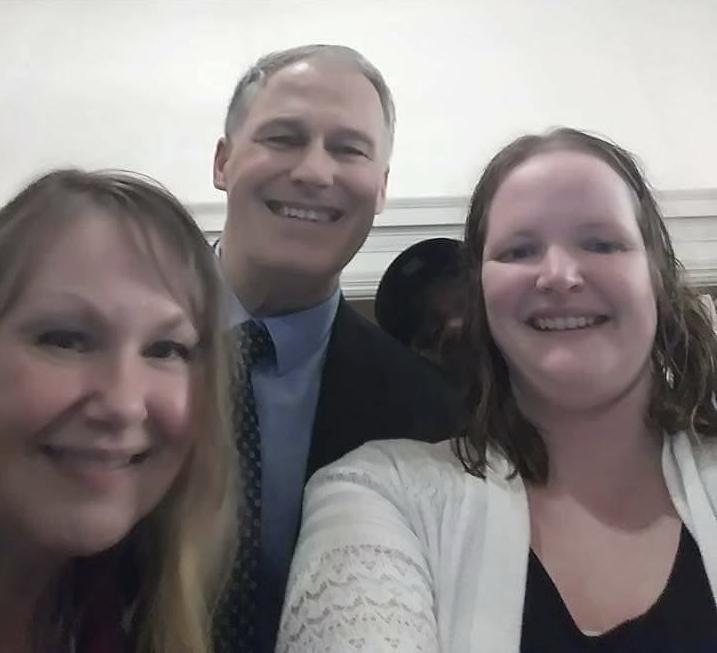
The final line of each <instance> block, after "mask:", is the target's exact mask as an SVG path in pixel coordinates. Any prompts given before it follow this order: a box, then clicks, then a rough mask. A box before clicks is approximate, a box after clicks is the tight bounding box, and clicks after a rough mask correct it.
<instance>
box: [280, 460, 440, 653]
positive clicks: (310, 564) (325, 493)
mask: <svg viewBox="0 0 717 653" xmlns="http://www.w3.org/2000/svg"><path fill="white" fill-rule="evenodd" d="M396 491H397V490H396V489H394V493H395V492H396ZM391 494H392V493H391V492H390V491H389V488H387V487H383V486H381V485H380V484H377V482H376V481H375V480H374V479H373V478H372V477H371V476H370V475H366V474H354V473H340V472H339V473H333V474H325V475H323V476H321V477H320V478H315V479H313V481H312V483H310V484H309V486H308V487H307V497H306V505H305V512H304V525H303V527H302V531H301V537H300V540H299V545H298V547H297V551H296V555H295V557H294V562H293V564H292V570H291V574H290V577H289V585H288V588H287V594H286V601H285V604H284V612H283V615H282V619H281V628H280V632H279V639H278V644H277V648H276V651H277V653H299V652H301V653H310V652H319V651H321V652H322V653H346V652H353V651H365V652H367V653H369V652H370V653H383V652H384V651H385V652H387V653H388V652H390V653H417V652H420V653H436V652H437V651H438V643H437V635H436V619H435V616H434V609H433V592H432V583H431V577H430V573H429V571H428V567H427V564H426V561H425V558H424V555H423V552H422V547H421V544H420V542H419V540H418V538H417V537H416V534H415V533H414V532H413V530H412V528H411V526H410V524H409V523H408V521H407V519H406V517H405V515H404V514H403V513H402V512H401V510H400V509H399V508H400V506H397V505H396V497H392V496H391Z"/></svg>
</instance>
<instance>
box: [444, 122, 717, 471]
mask: <svg viewBox="0 0 717 653" xmlns="http://www.w3.org/2000/svg"><path fill="white" fill-rule="evenodd" d="M556 150H574V151H579V152H584V153H586V154H589V155H591V156H594V157H596V158H598V159H600V160H601V161H604V162H605V163H607V164H608V165H609V166H610V167H611V168H612V169H613V170H615V172H617V174H619V175H620V177H621V178H622V179H623V181H624V182H625V183H626V184H627V185H628V187H629V188H630V189H632V192H633V195H634V198H635V212H636V217H637V223H638V226H639V228H640V233H641V234H642V239H643V241H644V244H645V249H646V251H647V257H648V262H649V265H650V272H651V276H652V281H653V286H654V290H655V296H656V301H657V332H656V336H655V342H654V345H653V347H652V353H651V363H652V389H651V396H650V399H649V407H648V411H647V412H648V414H647V415H646V416H645V417H646V421H647V424H648V425H649V426H651V427H653V428H656V429H659V430H660V431H662V432H664V433H667V434H674V433H677V432H680V431H688V432H694V433H699V434H701V435H702V436H705V437H715V436H717V405H716V404H715V389H716V388H717V336H716V335H715V332H714V330H713V327H712V325H711V323H710V319H709V316H708V315H707V313H706V311H705V309H704V306H703V305H702V304H701V302H700V301H699V299H698V297H697V293H696V292H695V291H694V290H693V289H692V288H690V287H689V285H688V284H687V282H686V281H685V278H684V269H683V266H682V264H681V263H680V262H679V260H678V259H677V257H676V256H675V253H674V250H673V248H672V243H671V242H670V236H669V234H668V232H667V228H666V227H665V223H664V221H663V219H662V216H661V214H660V210H659V208H658V206H657V202H656V201H655V198H654V195H653V193H652V191H651V190H650V187H649V186H648V183H647V181H646V180H645V177H644V175H643V173H642V171H641V169H640V166H639V164H638V163H637V161H636V159H635V158H634V156H633V155H631V154H630V153H629V152H628V151H626V150H625V149H623V148H621V147H619V146H618V145H616V144H615V143H612V142H610V141H608V140H605V139H603V138H599V137H597V136H594V135H591V134H588V133H586V132H582V131H579V130H576V129H569V128H559V129H554V130H551V131H549V132H547V133H545V134H542V135H527V136H522V137H520V138H518V139H516V140H514V141H513V142H512V143H510V144H509V145H507V146H506V147H504V148H503V149H502V150H501V151H500V152H498V154H496V155H495V156H494V157H493V159H492V160H491V161H490V163H489V164H488V166H487V167H486V169H485V171H484V172H483V175H482V176H481V178H480V180H479V181H478V184H477V185H476V187H475V189H474V191H473V195H472V198H471V202H470V207H469V211H468V218H467V221H466V228H465V242H466V245H467V256H468V267H469V271H470V272H469V277H470V278H469V284H470V297H469V304H468V309H467V310H468V316H467V320H466V326H465V329H464V331H463V334H462V338H461V349H462V351H463V357H462V359H463V361H464V365H465V366H466V371H465V373H464V376H465V378H466V379H467V381H468V388H467V392H466V394H467V401H468V405H469V406H470V411H471V420H470V423H469V426H468V428H467V429H466V432H465V433H464V434H463V435H462V436H461V437H459V438H458V439H457V440H456V441H455V443H454V444H455V449H456V453H457V455H458V457H459V458H460V460H461V462H462V463H463V465H464V467H465V468H466V470H467V471H468V472H470V473H472V474H475V475H478V476H481V477H483V476H485V471H486V466H487V455H488V450H489V449H490V448H493V449H495V450H497V451H498V452H500V453H502V454H503V455H504V456H505V457H506V458H507V459H508V461H509V462H510V463H511V465H512V466H513V469H514V473H518V474H520V475H521V476H522V477H523V478H524V479H526V480H528V481H531V482H534V483H544V482H545V481H546V480H547V478H548V469H549V464H548V452H547V449H546V446H545V442H544V441H543V439H542V437H541V436H540V434H539V433H538V431H537V429H536V428H535V426H534V425H533V424H531V423H530V422H529V421H528V420H527V419H526V417H525V416H524V415H523V414H522V413H521V412H520V410H519V409H518V406H517V405H516V401H515V398H514V397H513V394H512V391H511V385H510V379H509V374H508V367H507V364H506V362H505V359H504V358H503V355H502V354H501V352H500V350H499V349H498V347H497V346H496V344H495V341H494V340H493V337H492V335H491V332H490V329H489V327H488V322H487V319H486V311H485V303H484V297H483V288H482V283H481V268H482V266H483V248H484V245H485V239H486V231H487V228H488V214H489V211H490V208H491V204H492V202H493V198H494V197H495V195H496V193H497V191H498V188H499V187H500V186H501V184H502V183H503V181H504V180H505V179H506V177H507V176H508V175H509V174H510V173H511V172H512V171H513V170H514V169H515V168H516V167H517V166H519V165H521V164H522V163H524V162H525V161H527V160H528V159H530V158H532V157H533V156H535V155H537V154H541V153H544V152H550V151H556Z"/></svg>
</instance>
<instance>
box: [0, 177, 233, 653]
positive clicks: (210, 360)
mask: <svg viewBox="0 0 717 653" xmlns="http://www.w3.org/2000/svg"><path fill="white" fill-rule="evenodd" d="M88 208H98V209H100V210H101V211H102V213H103V215H107V216H110V217H111V218H112V219H116V220H117V221H118V223H119V224H122V225H127V227H128V230H129V231H130V232H132V233H133V234H134V236H135V241H136V242H137V245H138V246H139V247H141V248H142V251H143V252H145V253H146V254H147V255H148V256H149V257H150V258H151V259H152V260H153V262H154V263H155V264H156V266H157V271H158V272H159V273H160V274H161V275H162V278H163V280H164V281H165V283H166V285H167V288H168V290H170V291H171V292H173V293H175V294H176V293H179V294H181V295H182V298H181V299H182V300H184V301H188V303H189V305H190V310H191V313H192V317H193V320H194V323H195V326H196V327H197V329H198V331H199V334H200V347H199V349H200V353H199V354H198V357H199V359H200V363H199V369H200V376H201V380H200V381H199V382H198V383H196V387H195V388H194V401H195V402H196V410H195V415H196V418H195V419H196V429H197V434H196V437H195V444H194V445H193V449H192V451H191V453H190V455H189V456H188V459H187V460H186V462H185V464H184V466H183V468H182V470H181V472H180V474H179V476H178V477H177V479H175V481H174V483H173V485H172V487H171V488H170V490H169V492H168V493H167V495H166V496H165V497H164V498H163V499H162V501H161V502H160V504H159V505H158V506H157V507H156V508H155V509H154V510H153V511H152V512H151V513H150V514H149V515H148V516H147V517H145V518H144V519H143V520H142V521H141V522H140V523H139V524H137V525H136V526H135V528H134V529H133V530H132V532H131V533H130V534H128V535H127V536H126V537H125V538H124V540H123V541H122V542H120V543H119V544H118V545H117V546H116V547H115V552H114V553H115V555H112V554H110V555H107V553H103V554H99V555H98V556H94V559H95V564H96V560H97V559H101V560H102V559H104V560H113V561H115V562H113V563H112V565H114V566H113V567H112V569H111V573H112V574H114V575H115V578H114V580H115V582H116V583H117V584H118V585H122V586H126V585H127V583H126V582H125V581H126V578H122V577H121V576H123V575H127V574H129V575H130V576H133V577H134V578H135V579H136V583H135V584H134V586H133V588H132V590H131V591H130V592H129V595H128V596H126V597H125V599H126V604H125V606H124V607H125V609H126V610H127V611H128V615H129V616H128V621H129V625H130V628H129V630H130V632H131V635H132V640H133V643H134V644H133V648H134V650H135V651H136V653H208V652H209V651H211V650H212V646H211V617H212V612H213V610H214V607H215V605H216V602H217V600H218V597H219V595H220V593H221V590H222V586H223V583H224V580H225V576H226V573H227V570H228V569H229V566H230V564H231V560H232V559H233V556H234V553H235V549H236V534H237V525H236V515H237V505H236V496H237V492H236V486H237V464H236V453H235V447H234V445H233V442H232V438H231V432H230V426H229V424H230V420H229V414H230V413H229V399H228V379H227V376H228V360H227V359H228V356H227V352H226V351H225V346H224V339H223V336H222V315H221V307H222V298H223V289H222V285H221V282H220V279H219V273H218V270H217V264H216V260H215V257H214V255H213V253H212V251H211V249H210V247H209V246H208V244H207V243H206V241H205V239H204V236H203V234H202V232H201V230H200V229H199V228H198V227H197V225H196V224H195V223H194V221H193V220H192V218H191V216H190V215H189V213H188V212H187V211H186V209H184V207H183V206H182V205H181V204H180V203H179V202H178V201H177V200H176V199H175V198H174V197H173V196H172V195H171V194H170V193H168V192H167V191H166V190H164V189H163V188H162V187H160V186H158V185H157V184H156V183H154V182H152V181H151V180H148V179H146V178H143V177H140V176H137V175H132V174H127V173H117V172H96V173H87V172H82V171H79V170H59V171H55V172H52V173H49V174H47V175H45V176H43V177H41V178H39V179H38V180H36V181H35V182H33V183H32V184H30V185H29V186H28V187H27V188H25V189H24V190H23V191H22V192H20V193H19V194H18V195H17V196H16V197H15V198H14V199H12V200H11V201H10V202H9V203H8V204H6V205H5V206H4V207H2V208H1V209H0V318H2V316H3V315H4V314H5V313H6V311H8V310H9V308H11V306H12V304H13V303H14V301H15V300H16V299H17V297H18V296H19V294H20V293H21V292H22V289H23V287H24V285H25V284H26V283H27V280H28V278H29V277H30V276H31V274H32V270H33V269H34V268H35V266H36V264H37V262H38V260H39V258H40V257H41V256H42V251H43V249H44V248H45V246H46V245H47V244H49V243H50V242H51V241H52V238H53V234H56V233H57V232H58V230H60V229H62V227H63V225H66V224H67V221H68V220H72V219H74V218H75V217H76V216H77V215H79V214H83V215H86V214H87V209H88ZM152 236H154V237H155V238H154V239H155V240H156V238H157V237H158V238H160V239H161V240H162V242H163V243H164V244H166V245H167V247H169V248H170V249H171V250H172V251H173V252H174V253H176V255H177V256H178V259H179V261H181V267H180V269H179V270H172V275H171V276H170V275H169V272H168V271H167V270H162V269H161V267H160V266H159V260H158V258H157V256H156V252H155V251H154V249H153V246H152V242H153V238H152ZM117 561H121V563H118V562H117ZM128 561H129V567H130V568H131V570H128V568H127V563H128ZM88 563H89V564H92V559H90V560H89V561H78V562H75V563H74V565H83V564H85V565H86V564H88ZM91 600H92V599H91V597H89V596H82V595H80V596H73V597H72V604H73V606H74V607H73V610H72V614H70V615H69V616H68V621H69V622H71V623H77V621H78V619H80V618H81V615H82V612H83V610H84V609H86V608H87V607H88V606H87V603H88V602H90V601H91ZM69 630H71V627H70V628H69Z"/></svg>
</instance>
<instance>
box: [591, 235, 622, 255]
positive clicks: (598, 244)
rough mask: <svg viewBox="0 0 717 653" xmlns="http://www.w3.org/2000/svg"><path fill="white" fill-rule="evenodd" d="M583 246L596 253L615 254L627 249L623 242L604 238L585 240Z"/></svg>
mask: <svg viewBox="0 0 717 653" xmlns="http://www.w3.org/2000/svg"><path fill="white" fill-rule="evenodd" d="M583 247H584V249H585V250H587V251H588V252H593V253H595V254H613V253H614V252H622V251H624V250H625V247H624V246H623V245H622V244H621V243H618V242H615V241H610V240H602V239H600V238H591V239H590V240H587V241H585V242H584V243H583Z"/></svg>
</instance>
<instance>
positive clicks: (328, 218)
mask: <svg viewBox="0 0 717 653" xmlns="http://www.w3.org/2000/svg"><path fill="white" fill-rule="evenodd" d="M269 208H270V209H271V210H272V211H273V212H274V213H276V214H277V215H280V216H282V217H284V218H297V219H299V220H309V221H310V222H333V221H334V220H335V219H336V218H337V217H338V211H336V210H335V209H321V208H314V209H309V208H304V207H299V206H292V205H291V204H280V203H278V202H276V203H275V202H271V203H270V204H269Z"/></svg>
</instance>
